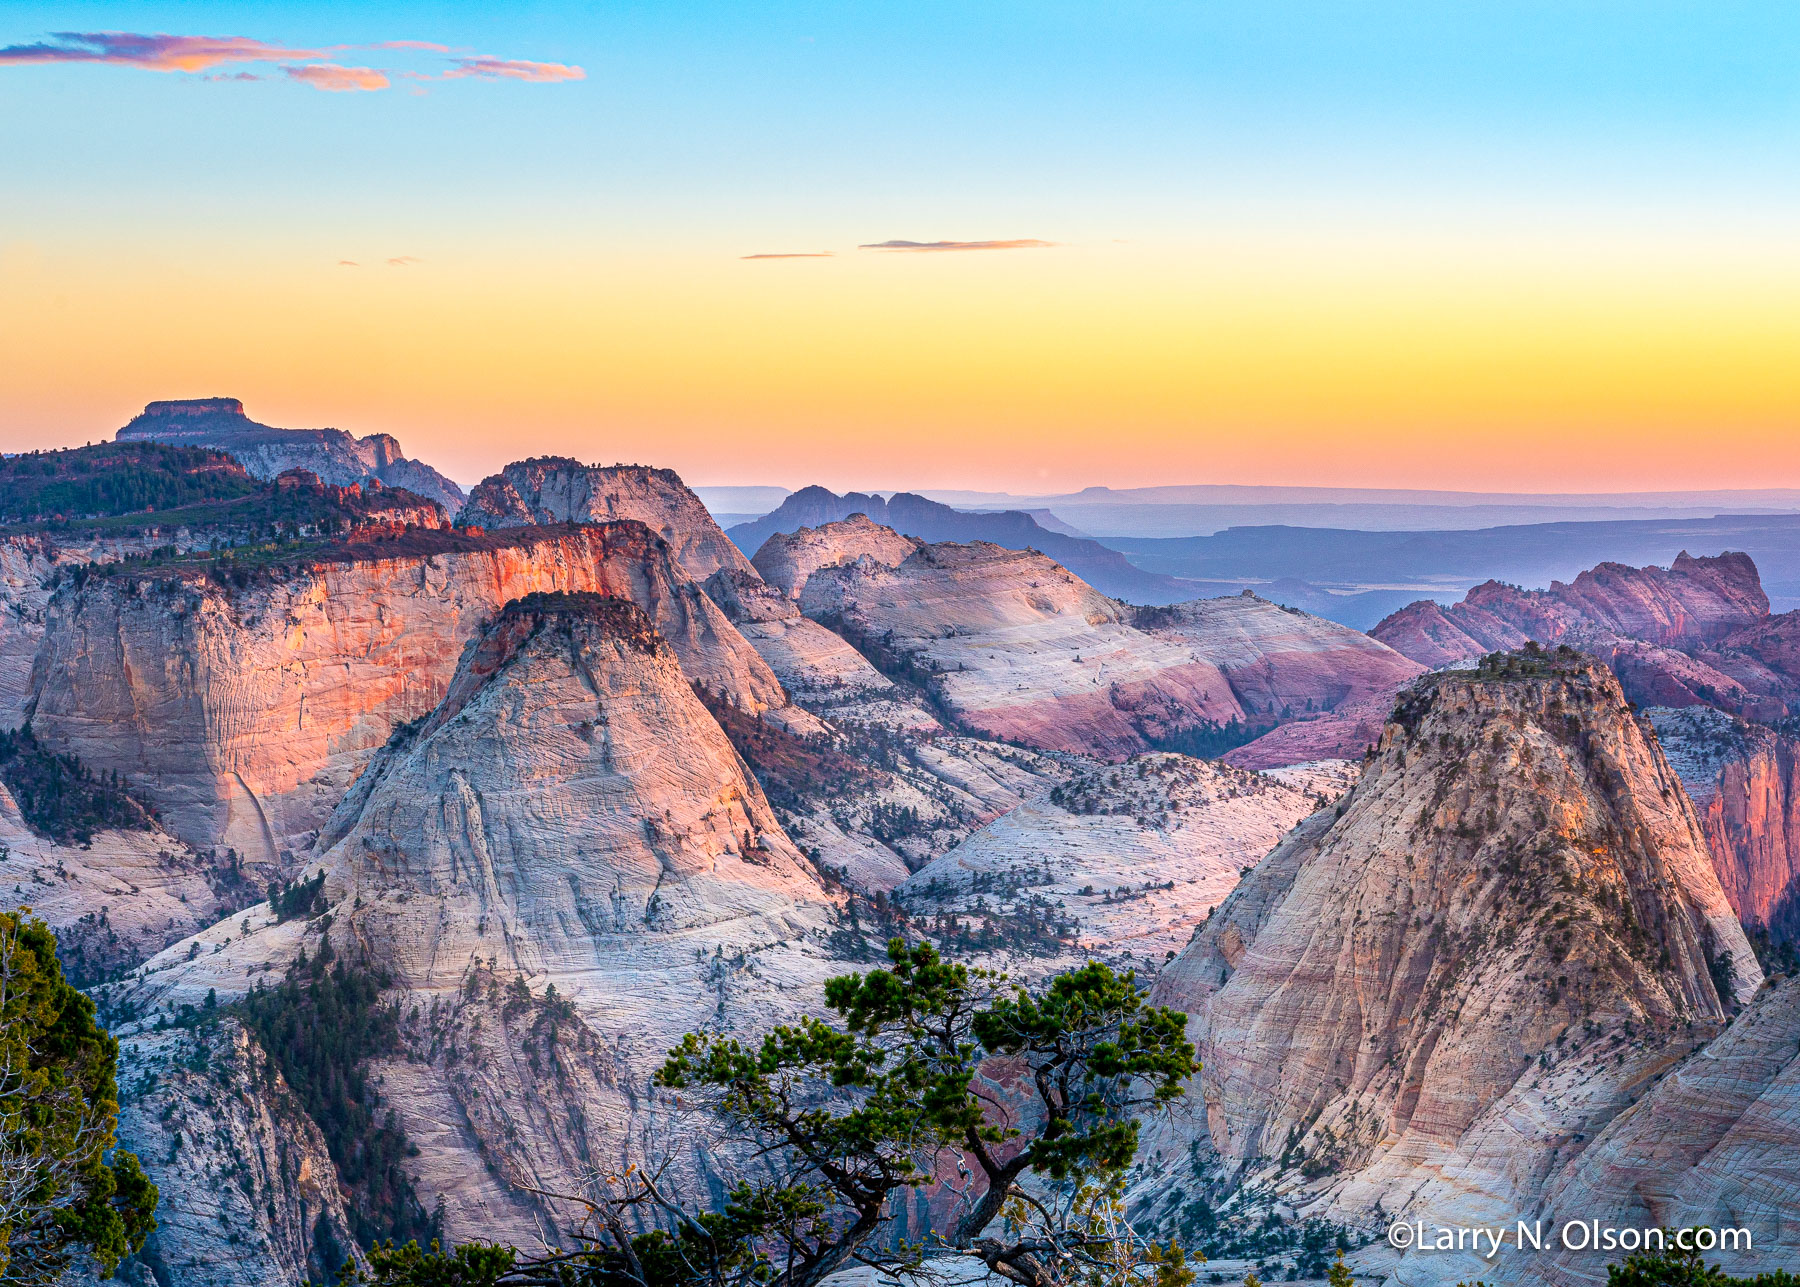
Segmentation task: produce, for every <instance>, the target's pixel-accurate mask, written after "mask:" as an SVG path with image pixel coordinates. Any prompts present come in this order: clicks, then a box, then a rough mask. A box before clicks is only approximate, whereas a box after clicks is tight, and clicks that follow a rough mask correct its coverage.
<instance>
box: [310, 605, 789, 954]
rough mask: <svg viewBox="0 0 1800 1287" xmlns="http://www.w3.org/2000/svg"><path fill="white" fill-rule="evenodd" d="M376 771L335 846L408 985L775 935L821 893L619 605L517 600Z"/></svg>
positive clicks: (639, 616)
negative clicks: (485, 968)
mask: <svg viewBox="0 0 1800 1287" xmlns="http://www.w3.org/2000/svg"><path fill="white" fill-rule="evenodd" d="M565 605H566V606H565ZM368 778H369V781H368V782H367V783H366V784H359V786H358V790H357V791H356V792H355V793H353V795H352V796H351V798H350V799H349V800H348V801H347V802H346V805H345V810H346V815H345V816H346V817H347V816H348V812H349V811H354V814H355V822H354V824H352V825H351V826H350V827H349V828H348V830H347V831H346V832H345V834H344V837H343V839H342V840H340V841H338V842H337V843H336V844H335V846H334V848H333V850H332V857H331V858H330V859H328V861H335V860H341V862H342V866H343V872H344V876H343V879H344V880H345V881H346V892H347V893H351V892H352V891H353V894H354V895H361V896H362V897H363V899H364V901H365V904H367V905H366V906H365V907H364V908H363V910H361V911H360V912H358V913H357V914H356V923H357V925H358V927H359V930H360V932H361V933H362V934H364V935H365V936H366V937H368V938H369V939H370V940H371V941H372V942H378V943H380V944H381V945H382V951H381V956H382V959H383V960H385V961H387V962H388V963H389V964H390V965H391V967H392V968H394V969H395V970H396V972H397V973H398V975H399V976H400V977H401V978H403V979H405V980H406V981H408V982H409V983H412V984H415V985H417V986H430V985H432V984H434V983H439V984H441V983H442V982H443V981H444V980H445V979H446V978H450V979H454V978H456V977H459V976H460V974H461V972H462V970H463V969H464V968H465V967H466V966H467V964H468V962H469V961H470V960H471V959H473V958H475V957H481V958H483V959H486V958H489V957H496V956H497V958H498V959H499V960H500V961H502V962H503V963H505V964H506V965H507V966H508V967H510V968H514V969H518V970H523V971H524V972H526V973H538V972H540V971H544V970H549V969H554V970H556V971H557V972H558V973H565V974H566V973H568V972H570V971H575V972H582V971H593V972H596V973H597V974H606V973H609V972H611V971H612V970H614V969H616V968H618V967H619V966H620V965H621V964H622V963H623V962H622V958H621V957H620V956H619V954H618V950H619V949H620V948H622V947H623V946H624V945H625V944H627V943H631V944H637V943H639V942H641V941H648V940H657V939H664V940H667V941H668V942H671V943H673V942H680V941H686V942H687V943H689V944H692V945H700V944H705V945H707V946H709V947H710V946H712V945H714V944H715V943H717V942H720V941H723V940H724V939H726V938H737V937H740V936H744V935H747V936H750V937H755V936H758V935H762V936H764V937H767V938H778V937H781V936H782V935H784V934H786V933H788V932H789V931H790V928H791V926H790V923H789V922H790V920H791V919H792V918H795V917H798V916H800V915H802V913H803V911H804V909H808V908H817V907H819V906H821V905H823V903H824V901H825V900H824V896H823V893H822V891H821V889H820V887H819V886H818V884H817V881H816V878H815V876H814V875H813V873H812V871H811V869H810V868H809V867H808V866H807V865H806V863H805V861H804V860H803V859H802V858H801V857H800V856H799V854H798V853H797V852H796V851H795V850H794V848H793V846H792V844H791V843H790V842H789V840H788V838H787V836H786V835H785V834H783V832H782V830H781V828H780V827H779V825H777V824H776V822H775V820H774V817H773V815H772V814H771V813H770V811H769V807H768V805H767V803H766V802H765V801H764V799H763V795H762V792H761V791H760V790H759V789H758V788H757V786H756V784H755V782H754V781H753V780H752V779H750V778H749V777H748V776H747V775H746V773H745V771H744V766H743V764H742V762H741V761H740V760H739V759H738V757H737V754H736V753H735V752H734V751H733V750H732V747H731V743H730V742H729V741H728V740H727V739H726V737H725V734H724V733H723V731H721V730H720V728H719V726H718V724H717V723H716V722H715V721H714V720H713V718H712V717H711V716H710V715H709V714H708V713H707V711H706V708H705V707H704V706H702V705H701V703H700V701H699V700H698V699H697V698H696V697H695V696H694V693H693V691H692V689H691V688H690V686H689V684H688V681H687V678H686V675H685V674H684V672H683V669H682V666H681V663H680V660H679V658H678V657H677V656H676V654H675V651H674V650H673V649H672V648H671V647H670V646H669V645H668V643H667V642H666V641H665V640H664V639H663V638H662V637H661V636H660V635H658V634H657V633H656V632H655V630H654V628H653V626H652V623H651V620H650V618H649V616H648V615H647V614H645V613H644V612H642V611H641V610H640V609H638V608H637V607H636V606H635V605H634V604H632V603H630V602H629V601H627V600H622V599H617V598H608V597H603V596H597V595H579V596H566V597H564V596H552V597H548V598H546V599H537V600H534V599H527V600H525V601H523V602H522V603H519V604H514V605H512V606H510V607H509V608H508V609H507V610H506V611H505V612H503V613H502V614H501V615H500V616H499V617H498V618H497V620H496V621H495V622H494V624H493V625H491V626H490V627H489V628H488V629H487V630H486V631H484V632H483V634H482V635H480V636H479V637H478V638H477V639H476V640H474V641H472V642H471V644H470V645H469V647H468V648H467V649H466V650H465V651H464V654H463V657H462V659H461V662H460V664H459V666H458V669H457V673H456V676H455V678H454V679H453V680H452V682H451V684H450V686H449V688H448V690H447V691H446V693H445V695H444V698H443V700H442V701H441V702H440V703H439V705H438V707H437V709H436V710H435V711H433V713H432V714H431V716H430V717H429V718H428V719H427V720H426V721H425V724H424V726H423V727H422V728H421V729H419V730H418V731H417V732H416V733H414V734H413V735H412V736H411V737H410V739H409V740H408V742H407V743H406V745H405V748H404V749H403V750H402V749H398V748H389V749H388V750H387V751H386V752H384V754H383V756H382V757H381V758H380V759H379V760H377V762H376V763H375V764H374V765H373V766H372V767H371V769H370V770H369V774H368ZM335 830H336V828H335V827H334V831H335ZM390 895H396V896H397V899H395V900H390ZM636 968H637V967H635V966H633V967H631V969H632V970H633V971H634V972H635V970H636Z"/></svg>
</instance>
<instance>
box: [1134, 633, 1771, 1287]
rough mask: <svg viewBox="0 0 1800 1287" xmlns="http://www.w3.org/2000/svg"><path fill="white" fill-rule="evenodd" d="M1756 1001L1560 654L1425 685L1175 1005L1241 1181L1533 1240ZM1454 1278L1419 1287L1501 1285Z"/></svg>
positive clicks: (1321, 1208)
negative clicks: (1634, 1106)
mask: <svg viewBox="0 0 1800 1287" xmlns="http://www.w3.org/2000/svg"><path fill="white" fill-rule="evenodd" d="M1761 981H1762V980H1761V975H1760V973H1759V971H1758V970H1757V968H1756V965H1755V962H1754V960H1753V958H1752V956H1751V954H1750V948H1749V945H1748V943H1747V942H1746V941H1745V938H1744V935H1743V932H1742V930H1741V929H1740V928H1739V926H1738V923H1737V919H1736V917H1735V916H1734V915H1733V914H1732V911H1731V908H1730V905H1729V904H1728V903H1727V901H1726V899H1725V896H1724V893H1723V891H1722V890H1721V888H1720V886H1719V883H1718V880H1717V878H1716V876H1715V875H1714V874H1713V870H1712V864H1711V861H1710V858H1709V855H1708V853H1707V848H1706V843H1705V839H1704V837H1703V835H1702V833H1701V830H1700V825H1699V820H1698V818H1697V817H1696V816H1695V813H1694V810H1693V808H1692V806H1691V805H1690V804H1689V803H1688V801H1687V798H1686V796H1685V795H1684V794H1683V793H1682V791H1681V787H1680V783H1679V780H1678V779H1677V777H1676V775H1675V773H1674V771H1673V770H1672V769H1671V768H1670V767H1669V765H1668V763H1667V761H1666V760H1665V759H1664V757H1663V755H1662V753H1661V751H1660V749H1659V748H1658V746H1657V744H1656V741H1655V739H1654V737H1653V736H1651V735H1648V734H1647V733H1646V731H1645V729H1644V728H1643V727H1641V726H1640V724H1639V723H1638V721H1637V720H1636V719H1635V718H1634V716H1633V715H1632V713H1631V712H1630V710H1629V708H1628V707H1627V705H1626V702H1625V699H1624V696H1623V694H1622V693H1621V691H1620V689H1619V686H1618V684H1617V682H1616V681H1615V680H1614V678H1613V676H1612V675H1611V674H1610V673H1609V672H1607V671H1606V670H1605V669H1603V668H1601V667H1598V666H1595V665H1593V664H1592V663H1589V662H1586V661H1584V660H1582V659H1580V658H1578V657H1576V656H1575V655H1573V654H1566V653H1565V654H1563V655H1555V654H1541V653H1537V654H1513V655H1511V656H1510V657H1507V658H1504V659H1502V660H1501V661H1500V662H1499V663H1498V664H1495V665H1491V666H1485V667H1483V668H1482V669H1479V670H1476V671H1466V672H1447V673H1443V674H1438V675H1431V676H1426V677H1425V678H1423V679H1421V680H1420V681H1418V684H1417V685H1416V686H1415V688H1414V689H1413V690H1411V691H1410V692H1409V693H1408V694H1407V695H1405V696H1404V697H1403V698H1402V700H1401V702H1400V704H1399V705H1398V707H1397V708H1396V710H1395V713H1394V717H1393V720H1392V722H1391V723H1390V724H1389V725H1388V727H1387V729H1386V730H1385V732H1384V733H1383V736H1382V739H1381V742H1380V744H1379V746H1378V747H1377V748H1376V750H1375V752H1374V753H1373V756H1372V758H1371V759H1370V761H1369V762H1368V764H1367V766H1366V769H1365V772H1364V775H1363V778H1362V780H1361V782H1360V783H1359V784H1358V785H1357V786H1356V788H1355V789H1354V790H1353V791H1352V792H1351V794H1350V795H1349V796H1348V797H1346V799H1345V800H1344V801H1342V802H1341V803H1340V805H1339V806H1338V808H1337V809H1336V810H1334V811H1331V812H1324V813H1320V814H1317V815H1314V817H1313V818H1311V819H1309V820H1308V821H1307V822H1306V823H1304V824H1302V825H1301V826H1300V827H1299V828H1297V829H1296V830H1295V832H1294V833H1293V834H1292V835H1291V836H1289V837H1288V839H1287V840H1285V841H1284V842H1283V843H1282V844H1281V845H1279V846H1277V848H1276V849H1275V850H1274V852H1273V853H1271V854H1270V856H1269V857H1268V858H1265V859H1264V860H1263V861H1262V862H1261V863H1260V864H1258V866H1257V867H1256V868H1255V870H1254V871H1253V872H1252V873H1251V874H1250V875H1249V877H1248V878H1247V879H1246V880H1245V881H1244V882H1243V883H1242V884H1241V885H1240V886H1239V887H1238V889H1237V890H1236V891H1235V892H1234V893H1233V894H1232V895H1231V897H1230V898H1229V899H1228V900H1227V901H1226V902H1225V904H1224V905H1223V906H1222V907H1221V908H1220V909H1219V910H1218V911H1217V912H1215V913H1214V915H1213V916H1212V918H1211V919H1210V920H1209V921H1208V922H1207V924H1206V925H1205V926H1204V927H1203V928H1202V929H1201V931H1200V933H1199V934H1198V935H1197V936H1196V937H1195V940H1194V942H1193V943H1192V944H1191V945H1190V946H1189V947H1188V948H1187V949H1186V950H1185V951H1184V952H1183V953H1182V955H1181V956H1180V957H1179V958H1178V959H1177V960H1176V961H1175V962H1174V963H1173V964H1172V965H1171V966H1170V968H1169V969H1168V970H1167V971H1165V973H1164V974H1163V976H1162V978H1161V979H1160V980H1159V982H1158V985H1157V989H1156V996H1157V999H1158V1000H1159V1001H1161V1002H1163V1003H1165V1004H1170V1005H1174V1006H1176V1007H1178V1008H1181V1009H1184V1010H1186V1011H1187V1012H1188V1013H1189V1014H1190V1016H1191V1017H1192V1029H1193V1032H1194V1035H1195V1036H1196V1037H1197V1039H1198V1042H1199V1045H1200V1049H1201V1056H1202V1060H1203V1063H1204V1070H1203V1072H1202V1073H1201V1075H1200V1078H1199V1084H1198V1087H1197V1089H1198V1091H1199V1093H1200V1094H1201V1095H1202V1097H1203V1100H1204V1112H1205V1133H1206V1144H1207V1147H1208V1149H1209V1150H1216V1156H1217V1165H1218V1167H1219V1172H1220V1174H1222V1175H1224V1176H1225V1177H1228V1178H1229V1179H1230V1181H1231V1182H1232V1183H1233V1184H1235V1185H1236V1186H1237V1192H1239V1193H1240V1194H1243V1193H1246V1192H1248V1191H1250V1190H1252V1189H1256V1188H1262V1189H1263V1190H1264V1191H1269V1189H1270V1186H1273V1191H1275V1192H1278V1193H1280V1194H1282V1195H1283V1197H1282V1201H1284V1202H1285V1203H1287V1204H1288V1205H1289V1206H1290V1207H1292V1208H1297V1209H1301V1210H1303V1211H1307V1212H1311V1213H1314V1214H1323V1215H1328V1216H1330V1217H1331V1218H1334V1219H1340V1220H1347V1221H1349V1222H1351V1223H1352V1224H1363V1225H1366V1226H1368V1227H1369V1228H1371V1229H1372V1230H1373V1231H1375V1232H1377V1233H1379V1231H1380V1227H1383V1226H1385V1223H1386V1221H1387V1220H1388V1219H1389V1218H1391V1217H1393V1216H1396V1215H1404V1216H1406V1217H1407V1218H1409V1219H1410V1218H1418V1219H1423V1220H1425V1221H1426V1222H1427V1223H1431V1222H1433V1221H1442V1222H1445V1223H1464V1224H1476V1223H1479V1224H1498V1223H1510V1222H1511V1221H1512V1220H1514V1219H1515V1218H1518V1217H1521V1216H1524V1215H1527V1214H1529V1213H1531V1212H1532V1211H1534V1210H1535V1208H1536V1204H1537V1199H1538V1196H1539V1194H1540V1193H1541V1191H1542V1187H1543V1184H1544V1182H1545V1181H1546V1180H1547V1178H1548V1177H1549V1176H1550V1175H1551V1174H1552V1173H1553V1172H1554V1171H1555V1170H1556V1169H1557V1168H1558V1167H1560V1166H1561V1165H1563V1164H1564V1163H1565V1162H1566V1161H1567V1160H1568V1159H1569V1157H1570V1156H1572V1155H1573V1154H1575V1153H1578V1152H1579V1151H1580V1149H1581V1145H1582V1144H1583V1142H1584V1141H1587V1140H1589V1139H1591V1138H1592V1136H1593V1135H1594V1134H1595V1133H1597V1132H1598V1131H1599V1130H1600V1129H1601V1128H1602V1127H1604V1125H1605V1124H1606V1122H1607V1121H1609V1120H1611V1118H1613V1117H1614V1116H1616V1115H1617V1114H1618V1112H1619V1111H1620V1110H1621V1109H1623V1108H1624V1107H1625V1106H1626V1105H1627V1104H1629V1103H1630V1102H1631V1101H1632V1099H1634V1098H1635V1097H1637V1096H1638V1095H1641V1094H1642V1093H1643V1091H1644V1089H1645V1088H1646V1087H1647V1086H1648V1084H1649V1082H1650V1079H1651V1078H1653V1077H1654V1076H1655V1075H1657V1074H1658V1073H1659V1072H1661V1071H1663V1070H1664V1069H1666V1068H1667V1067H1668V1066H1669V1065H1670V1064H1671V1063H1672V1062H1673V1061H1674V1060H1676V1059H1678V1058H1680V1057H1682V1056H1683V1055H1685V1054H1686V1053H1687V1052H1688V1051H1689V1050H1690V1049H1692V1048H1693V1046H1694V1045H1695V1044H1697V1043H1698V1042H1699V1041H1703V1040H1705V1039H1706V1038H1707V1037H1708V1036H1710V1035H1712V1034H1713V1033H1715V1032H1717V1031H1718V1029H1719V1027H1720V1026H1721V1025H1722V1024H1723V1023H1724V1022H1725V1021H1726V1019H1727V1018H1728V1017H1729V1016H1730V1014H1731V1012H1732V1009H1733V1005H1734V1002H1733V1000H1732V998H1733V997H1735V998H1736V1002H1739V1003H1741V1002H1744V1001H1747V1000H1749V999H1750V998H1751V997H1752V996H1754V995H1755V993H1756V990H1757V988H1758V987H1759V986H1760V984H1761ZM1722 990H1723V991H1724V993H1725V995H1721V991H1722ZM1171 1142H1172V1141H1170V1140H1168V1139H1167V1138H1166V1137H1165V1138H1164V1139H1162V1140H1159V1141H1158V1144H1157V1151H1158V1155H1159V1157H1160V1159H1161V1160H1160V1161H1159V1163H1158V1166H1165V1167H1166V1166H1168V1165H1170V1164H1171V1162H1172V1158H1171V1157H1170V1152H1171V1150H1170V1143H1171ZM1151 1173H1152V1174H1153V1175H1154V1174H1157V1170H1156V1168H1153V1169H1152V1172H1151ZM1164 1182H1165V1183H1166V1182H1167V1181H1166V1179H1165V1181H1164ZM1452 1259H1454V1258H1445V1257H1438V1258H1437V1260H1435V1261H1432V1260H1430V1258H1429V1257H1427V1258H1423V1259H1421V1258H1419V1257H1414V1256H1409V1257H1407V1258H1406V1259H1405V1260H1403V1261H1402V1262H1401V1266H1400V1269H1399V1270H1398V1271H1397V1272H1398V1275H1399V1278H1400V1279H1401V1280H1402V1281H1407V1282H1413V1281H1416V1282H1421V1283H1423V1282H1452V1281H1455V1280H1456V1278H1457V1277H1464V1278H1468V1277H1473V1276H1477V1275H1478V1274H1479V1273H1480V1272H1481V1270H1482V1266H1480V1265H1477V1264H1475V1263H1473V1261H1471V1262H1470V1263H1467V1264H1465V1263H1461V1262H1458V1263H1451V1260H1452ZM1446 1275H1448V1276H1446Z"/></svg>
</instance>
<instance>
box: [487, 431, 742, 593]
mask: <svg viewBox="0 0 1800 1287" xmlns="http://www.w3.org/2000/svg"><path fill="white" fill-rule="evenodd" d="M626 518H628V519H635V520H636V521H638V522H640V523H642V524H643V525H644V526H645V527H647V528H649V529H650V530H651V531H652V532H655V533H656V534H657V535H658V536H660V537H662V538H663V540H665V541H667V542H668V543H669V548H670V549H671V550H673V551H674V552H675V559H676V561H677V562H678V563H680V564H681V566H682V569H683V570H684V571H685V572H686V573H687V574H688V575H689V576H691V577H692V578H694V580H696V581H704V580H706V578H707V577H709V576H711V575H712V574H713V573H715V572H718V571H721V570H724V571H731V572H748V571H749V570H750V565H749V562H748V561H747V560H746V559H745V558H744V555H743V552H742V551H740V550H739V549H738V547H737V546H735V545H733V544H732V543H731V539H730V538H729V537H727V536H726V535H725V533H724V532H723V531H722V530H720V528H719V525H718V524H717V523H715V522H714V521H713V517H712V515H711V514H709V513H707V511H706V506H704V505H702V504H701V503H700V498H699V497H698V496H696V495H694V493H693V492H691V491H689V490H688V487H687V484H685V483H683V482H682V481H681V478H680V476H679V475H678V474H676V473H675V471H674V470H671V469H651V468H649V467H647V466H644V465H612V466H602V465H584V464H582V463H581V462H580V461H578V460H570V459H569V458H568V457H566V456H535V457H533V458H532V459H530V460H521V461H516V462H514V463H513V464H510V465H508V466H507V467H506V468H505V469H503V470H501V471H500V472H499V473H497V474H494V475H492V476H491V477H489V478H485V479H483V480H482V481H481V482H480V483H479V484H478V485H477V486H476V488H475V490H474V491H472V492H470V493H469V500H468V504H467V506H466V507H465V509H464V510H463V512H462V515H461V521H462V522H464V523H474V524H479V525H481V526H484V527H516V526H519V525H521V524H530V523H540V524H550V523H607V522H612V521H613V520H615V519H626Z"/></svg>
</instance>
